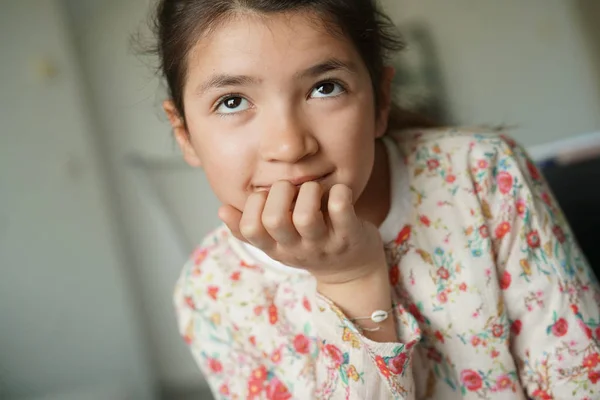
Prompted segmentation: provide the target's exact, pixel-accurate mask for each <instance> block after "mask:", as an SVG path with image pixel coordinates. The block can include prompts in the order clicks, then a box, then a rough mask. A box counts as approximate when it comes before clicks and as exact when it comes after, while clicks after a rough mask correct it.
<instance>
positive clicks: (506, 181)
mask: <svg viewBox="0 0 600 400" xmlns="http://www.w3.org/2000/svg"><path fill="white" fill-rule="evenodd" d="M496 181H497V182H498V188H499V189H500V192H501V193H502V194H508V193H509V192H510V190H511V189H512V186H513V177H512V175H511V174H509V173H508V172H506V171H502V172H500V173H499V174H498V176H497V177H496Z"/></svg>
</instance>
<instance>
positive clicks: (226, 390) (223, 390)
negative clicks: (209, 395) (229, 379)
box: [219, 384, 229, 396]
mask: <svg viewBox="0 0 600 400" xmlns="http://www.w3.org/2000/svg"><path fill="white" fill-rule="evenodd" d="M219 393H221V394H223V395H225V396H227V395H228V394H229V386H227V385H226V384H222V385H221V387H220V388H219Z"/></svg>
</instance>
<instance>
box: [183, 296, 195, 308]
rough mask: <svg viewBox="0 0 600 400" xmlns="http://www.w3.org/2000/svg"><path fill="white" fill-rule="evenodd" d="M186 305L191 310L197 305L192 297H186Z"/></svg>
mask: <svg viewBox="0 0 600 400" xmlns="http://www.w3.org/2000/svg"><path fill="white" fill-rule="evenodd" d="M185 304H187V305H188V306H189V307H190V308H192V309H193V308H196V304H195V303H194V299H192V298H191V297H190V296H185Z"/></svg>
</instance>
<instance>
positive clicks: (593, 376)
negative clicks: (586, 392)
mask: <svg viewBox="0 0 600 400" xmlns="http://www.w3.org/2000/svg"><path fill="white" fill-rule="evenodd" d="M588 379H589V380H590V382H592V383H593V384H595V383H596V382H598V380H600V371H590V372H588Z"/></svg>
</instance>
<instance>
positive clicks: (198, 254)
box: [192, 248, 208, 266]
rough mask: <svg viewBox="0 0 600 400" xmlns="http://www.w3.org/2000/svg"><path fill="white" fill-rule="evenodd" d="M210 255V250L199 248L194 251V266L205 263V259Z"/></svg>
mask: <svg viewBox="0 0 600 400" xmlns="http://www.w3.org/2000/svg"><path fill="white" fill-rule="evenodd" d="M207 254H208V249H202V248H198V249H196V250H194V254H193V255H192V258H193V259H194V265H196V266H198V265H200V264H201V263H202V261H204V259H205V258H206V255H207Z"/></svg>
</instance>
